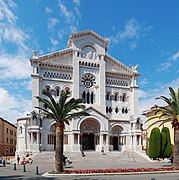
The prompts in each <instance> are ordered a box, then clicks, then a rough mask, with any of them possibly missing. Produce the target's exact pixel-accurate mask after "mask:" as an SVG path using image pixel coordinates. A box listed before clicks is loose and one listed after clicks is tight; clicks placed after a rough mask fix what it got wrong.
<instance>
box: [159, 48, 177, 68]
mask: <svg viewBox="0 0 179 180" xmlns="http://www.w3.org/2000/svg"><path fill="white" fill-rule="evenodd" d="M177 60H179V51H177V52H176V53H175V54H173V55H170V57H169V58H168V59H167V60H166V61H164V62H163V63H162V64H161V65H160V67H159V68H158V69H157V71H158V72H162V71H164V70H169V68H170V67H172V66H173V65H174V64H175V63H176V62H177Z"/></svg>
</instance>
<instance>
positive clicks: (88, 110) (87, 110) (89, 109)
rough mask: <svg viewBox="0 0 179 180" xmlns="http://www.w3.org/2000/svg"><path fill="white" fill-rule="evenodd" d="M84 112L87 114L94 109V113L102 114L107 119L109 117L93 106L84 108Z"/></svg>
mask: <svg viewBox="0 0 179 180" xmlns="http://www.w3.org/2000/svg"><path fill="white" fill-rule="evenodd" d="M84 111H85V112H88V113H89V114H90V113H91V112H92V111H94V112H95V113H97V114H98V115H99V116H102V117H103V118H105V119H107V120H109V118H108V117H107V116H106V115H104V114H103V113H101V112H100V111H98V110H96V109H95V108H93V107H92V106H90V107H88V108H87V109H85V110H84Z"/></svg>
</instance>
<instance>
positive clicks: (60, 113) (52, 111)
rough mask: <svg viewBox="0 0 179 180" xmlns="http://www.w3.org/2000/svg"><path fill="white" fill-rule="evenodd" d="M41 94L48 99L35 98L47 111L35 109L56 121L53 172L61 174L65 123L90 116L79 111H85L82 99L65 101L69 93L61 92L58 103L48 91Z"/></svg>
mask: <svg viewBox="0 0 179 180" xmlns="http://www.w3.org/2000/svg"><path fill="white" fill-rule="evenodd" d="M42 94H43V95H45V96H47V97H48V99H45V98H41V97H39V96H37V97H36V98H37V99H38V100H39V102H42V103H43V104H44V105H45V106H46V107H48V108H49V110H48V109H45V108H42V107H36V108H38V109H40V111H42V112H43V115H44V116H45V117H47V118H51V119H54V120H55V121H56V123H55V127H56V148H55V171H57V172H63V136H64V126H65V123H66V124H68V125H69V120H72V119H73V118H75V117H80V116H90V115H89V114H88V113H87V112H84V111H79V110H84V109H85V105H83V104H82V103H83V100H82V99H75V98H71V99H70V100H68V101H67V99H68V98H69V97H70V92H69V91H66V92H65V91H62V93H61V95H60V98H59V101H58V102H56V101H55V99H54V98H53V97H52V95H51V94H50V93H49V92H48V91H46V90H43V91H42Z"/></svg>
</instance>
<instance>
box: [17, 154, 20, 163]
mask: <svg viewBox="0 0 179 180" xmlns="http://www.w3.org/2000/svg"><path fill="white" fill-rule="evenodd" d="M19 162H20V157H19V155H17V164H19Z"/></svg>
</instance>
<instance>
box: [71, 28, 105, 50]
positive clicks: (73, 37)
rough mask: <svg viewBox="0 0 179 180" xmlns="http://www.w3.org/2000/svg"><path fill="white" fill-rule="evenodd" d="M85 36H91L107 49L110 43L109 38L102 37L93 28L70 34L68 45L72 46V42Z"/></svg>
mask: <svg viewBox="0 0 179 180" xmlns="http://www.w3.org/2000/svg"><path fill="white" fill-rule="evenodd" d="M84 37H85V38H86V37H90V38H91V39H95V40H96V41H97V42H98V44H100V45H101V46H102V47H104V48H105V49H107V46H108V44H109V41H108V40H107V39H104V38H103V37H101V36H100V35H99V34H97V33H95V32H94V31H92V30H85V31H82V32H78V33H73V34H70V39H69V41H68V47H69V48H70V47H72V42H74V41H76V40H80V39H82V40H84Z"/></svg>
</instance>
